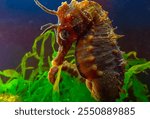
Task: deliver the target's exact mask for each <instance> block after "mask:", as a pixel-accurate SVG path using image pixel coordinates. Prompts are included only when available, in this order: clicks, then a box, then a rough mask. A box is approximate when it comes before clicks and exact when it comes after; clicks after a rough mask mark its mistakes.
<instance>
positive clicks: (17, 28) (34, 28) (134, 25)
mask: <svg viewBox="0 0 150 119" xmlns="http://www.w3.org/2000/svg"><path fill="white" fill-rule="evenodd" d="M39 1H41V3H42V4H44V5H45V6H47V7H48V8H51V9H55V10H57V7H58V6H59V5H60V4H61V2H62V1H64V0H39ZM96 1H97V2H100V3H101V4H102V5H103V7H104V9H106V10H107V11H109V16H110V18H111V19H112V20H113V25H114V26H117V27H118V30H117V32H118V33H120V34H124V35H125V37H124V38H123V39H122V40H120V41H119V45H120V47H121V49H122V50H123V51H126V52H128V51H131V50H135V51H137V52H138V54H139V56H140V57H143V58H147V59H150V53H149V52H150V0H96ZM48 22H51V23H57V18H56V17H55V16H52V15H48V14H46V13H44V12H43V11H42V10H41V9H40V8H38V7H37V6H36V5H35V3H34V1H33V0H0V70H2V69H7V68H15V67H16V66H17V65H18V64H19V62H20V60H21V58H22V56H23V55H24V53H26V52H27V51H29V50H30V49H31V46H32V43H33V41H34V38H35V37H36V36H38V35H39V34H40V32H41V31H40V26H41V25H43V24H46V23H48Z"/></svg>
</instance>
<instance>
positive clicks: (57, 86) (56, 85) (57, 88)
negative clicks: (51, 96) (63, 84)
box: [53, 65, 62, 93]
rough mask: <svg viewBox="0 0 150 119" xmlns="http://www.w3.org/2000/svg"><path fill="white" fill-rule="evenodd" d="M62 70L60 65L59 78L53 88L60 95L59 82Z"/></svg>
mask: <svg viewBox="0 0 150 119" xmlns="http://www.w3.org/2000/svg"><path fill="white" fill-rule="evenodd" d="M61 69H62V65H60V66H59V67H58V73H57V78H56V81H55V83H54V86H53V91H55V92H58V93H59V82H60V75H61Z"/></svg>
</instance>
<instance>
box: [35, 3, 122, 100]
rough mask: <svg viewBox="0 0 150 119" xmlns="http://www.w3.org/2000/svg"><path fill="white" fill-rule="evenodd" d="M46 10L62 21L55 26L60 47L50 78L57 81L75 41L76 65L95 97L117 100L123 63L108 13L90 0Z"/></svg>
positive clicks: (97, 98) (64, 4) (63, 4)
mask: <svg viewBox="0 0 150 119" xmlns="http://www.w3.org/2000/svg"><path fill="white" fill-rule="evenodd" d="M35 2H38V1H37V0H35ZM37 4H38V5H39V3H37ZM39 6H40V5H39ZM40 7H41V6H40ZM44 10H45V8H44ZM46 12H49V13H50V14H55V15H57V16H58V19H59V24H57V25H53V26H52V27H54V26H55V28H56V33H57V43H58V45H59V50H58V55H57V57H56V58H55V59H54V60H53V67H51V68H50V71H49V79H50V81H51V82H52V83H54V81H55V74H56V73H57V71H58V66H60V65H61V64H63V62H64V57H65V55H66V54H67V52H68V50H69V49H70V47H71V45H72V43H73V42H76V51H75V58H76V65H77V68H78V70H79V73H80V74H81V76H82V77H84V78H85V79H86V85H87V87H88V89H89V90H90V92H91V94H92V96H93V97H94V98H95V99H96V100H98V101H100V100H102V101H115V99H116V98H118V97H119V92H120V89H121V87H122V85H123V78H124V66H123V60H122V55H121V51H120V50H119V48H118V46H117V41H116V39H118V38H119V37H120V36H119V35H117V34H115V33H114V28H113V27H112V24H111V21H110V19H109V18H108V13H107V12H106V11H104V10H103V9H102V7H101V6H100V5H99V4H98V3H96V2H94V1H88V0H83V1H82V2H77V1H76V0H72V2H71V3H70V4H67V3H66V2H65V3H62V5H61V6H60V7H59V8H58V10H57V11H56V12H54V11H50V10H49V11H48V10H47V11H46ZM52 27H50V28H52Z"/></svg>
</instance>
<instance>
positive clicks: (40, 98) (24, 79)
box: [0, 30, 150, 102]
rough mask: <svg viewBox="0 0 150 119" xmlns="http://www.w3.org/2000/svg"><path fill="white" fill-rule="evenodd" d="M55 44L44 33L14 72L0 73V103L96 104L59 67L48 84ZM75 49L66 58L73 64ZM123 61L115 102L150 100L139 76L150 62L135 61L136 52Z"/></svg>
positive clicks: (75, 79) (49, 33) (89, 95)
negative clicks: (53, 78)
mask: <svg viewBox="0 0 150 119" xmlns="http://www.w3.org/2000/svg"><path fill="white" fill-rule="evenodd" d="M46 44H50V45H49V49H51V50H50V52H49V53H48V54H49V55H47V54H46V52H48V51H47V49H46ZM56 45H57V44H56V43H55V34H54V32H53V31H51V30H50V31H47V32H46V33H44V34H43V35H40V36H38V37H37V38H36V39H35V41H34V43H33V46H32V50H31V51H30V52H27V53H26V54H25V55H24V56H23V58H22V60H21V63H20V65H19V66H18V67H17V69H7V70H3V71H0V101H22V102H52V101H54V102H56V101H59V102H63V101H65V102H66V101H69V102H76V101H79V102H81V101H83V102H85V101H86V102H93V101H95V100H94V99H93V98H92V97H91V94H90V92H89V91H88V89H87V88H86V86H85V84H84V83H83V82H81V81H80V80H79V79H78V78H77V77H75V76H72V75H70V74H69V73H67V72H64V71H62V70H61V67H59V72H58V73H57V77H56V82H55V84H54V85H52V84H51V83H50V82H49V81H48V79H47V75H48V70H49V68H50V67H51V65H52V64H51V61H52V60H53V59H54V58H55V56H56V55H57V50H56V49H55V47H57V46H56ZM74 49H75V44H74V45H73V47H72V48H71V50H70V51H69V53H68V54H67V56H66V57H65V59H66V60H67V61H68V62H70V63H72V64H73V63H75V58H74V55H73V53H74ZM124 59H125V60H126V61H127V65H126V72H125V79H124V86H123V88H122V92H121V94H120V98H119V99H117V101H149V90H148V88H147V85H146V84H143V83H142V82H141V81H140V80H139V78H138V74H140V73H142V72H146V71H147V69H149V68H150V61H147V60H145V59H140V58H137V56H136V52H130V53H127V54H126V53H125V54H124ZM30 60H33V62H35V63H34V65H31V64H32V63H29V62H30ZM143 80H144V79H143ZM79 92H80V93H79ZM133 97H134V99H133Z"/></svg>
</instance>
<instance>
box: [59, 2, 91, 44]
mask: <svg viewBox="0 0 150 119" xmlns="http://www.w3.org/2000/svg"><path fill="white" fill-rule="evenodd" d="M87 6H89V1H88V0H84V1H82V2H77V1H76V0H72V2H71V3H70V4H67V2H63V3H62V5H61V6H60V7H59V8H58V10H57V16H58V20H59V21H58V22H59V26H58V29H57V33H58V39H60V42H62V43H63V42H74V41H76V40H77V39H79V37H81V36H82V35H83V34H84V33H85V32H86V31H87V30H88V28H89V26H90V23H91V21H90V20H89V19H90V18H89V16H88V13H87V14H86V13H85V12H83V11H82V10H83V9H85V7H87ZM64 45H65V44H64Z"/></svg>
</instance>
